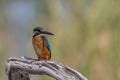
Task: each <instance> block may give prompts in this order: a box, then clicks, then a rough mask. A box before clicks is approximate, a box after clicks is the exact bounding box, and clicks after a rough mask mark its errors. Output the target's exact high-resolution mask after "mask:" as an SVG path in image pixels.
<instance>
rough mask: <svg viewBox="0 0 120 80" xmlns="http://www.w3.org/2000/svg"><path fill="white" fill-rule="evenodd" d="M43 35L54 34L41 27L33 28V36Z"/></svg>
mask: <svg viewBox="0 0 120 80" xmlns="http://www.w3.org/2000/svg"><path fill="white" fill-rule="evenodd" d="M44 35H54V34H53V33H51V32H48V31H46V30H45V29H44V28H43V27H36V28H34V29H33V37H35V36H44Z"/></svg>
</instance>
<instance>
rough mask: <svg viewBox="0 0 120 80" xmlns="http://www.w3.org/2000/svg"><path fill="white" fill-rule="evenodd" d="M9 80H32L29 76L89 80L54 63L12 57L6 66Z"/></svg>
mask: <svg viewBox="0 0 120 80" xmlns="http://www.w3.org/2000/svg"><path fill="white" fill-rule="evenodd" d="M6 73H7V75H8V80H30V78H29V74H35V75H36V74H39V75H48V76H50V77H52V78H54V79H56V80H87V78H86V77H84V76H83V75H82V74H81V73H79V72H77V71H75V70H74V69H72V68H70V67H68V66H66V65H63V64H62V63H58V62H54V61H47V62H46V61H37V60H35V59H32V58H27V57H21V58H16V57H11V58H9V59H8V62H7V65H6Z"/></svg>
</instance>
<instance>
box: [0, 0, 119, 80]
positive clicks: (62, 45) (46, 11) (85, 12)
mask: <svg viewBox="0 0 120 80" xmlns="http://www.w3.org/2000/svg"><path fill="white" fill-rule="evenodd" d="M36 26H44V27H45V28H46V29H47V30H48V31H50V32H52V33H54V34H55V36H53V37H49V36H48V39H49V42H50V44H51V48H52V60H53V61H58V62H62V63H64V64H66V65H68V66H70V67H72V68H74V69H76V70H77V71H79V72H81V73H82V74H83V75H84V76H86V77H87V78H88V79H89V80H120V36H119V35H120V0H0V80H7V76H6V73H5V65H6V60H7V59H8V58H9V57H12V56H15V57H21V56H28V57H32V58H37V57H36V55H35V54H34V50H33V47H32V29H33V28H35V27H36ZM32 78H33V79H34V80H39V79H41V80H53V79H51V78H49V77H47V76H32Z"/></svg>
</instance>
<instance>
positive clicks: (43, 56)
mask: <svg viewBox="0 0 120 80" xmlns="http://www.w3.org/2000/svg"><path fill="white" fill-rule="evenodd" d="M32 42H33V47H34V50H35V52H36V54H37V56H38V60H49V59H50V53H49V51H48V49H47V47H46V44H45V37H40V36H36V37H33V40H32Z"/></svg>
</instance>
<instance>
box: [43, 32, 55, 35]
mask: <svg viewBox="0 0 120 80" xmlns="http://www.w3.org/2000/svg"><path fill="white" fill-rule="evenodd" d="M42 34H47V35H54V34H53V33H51V32H47V31H42Z"/></svg>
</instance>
